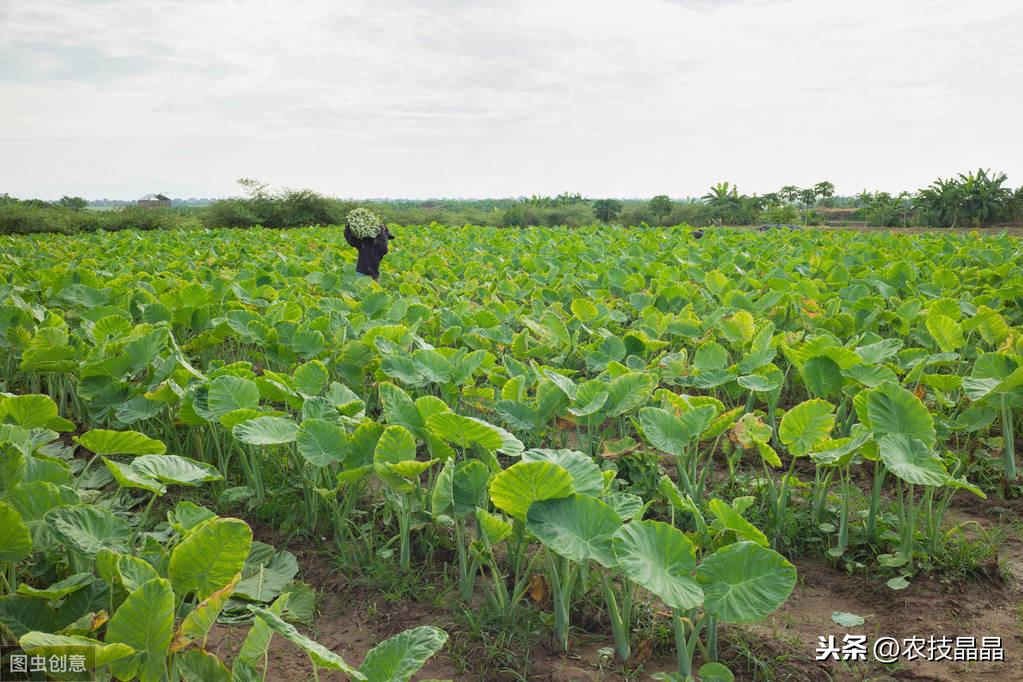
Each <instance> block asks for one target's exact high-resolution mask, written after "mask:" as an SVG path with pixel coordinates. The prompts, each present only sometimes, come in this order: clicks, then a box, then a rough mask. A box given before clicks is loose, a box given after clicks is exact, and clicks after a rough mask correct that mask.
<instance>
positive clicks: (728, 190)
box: [703, 182, 739, 208]
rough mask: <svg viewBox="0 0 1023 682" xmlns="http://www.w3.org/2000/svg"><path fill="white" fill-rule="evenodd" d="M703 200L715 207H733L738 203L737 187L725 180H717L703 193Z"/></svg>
mask: <svg viewBox="0 0 1023 682" xmlns="http://www.w3.org/2000/svg"><path fill="white" fill-rule="evenodd" d="M703 200H704V201H706V202H707V203H708V204H710V205H711V206H714V207H716V208H728V207H733V206H736V205H738V203H739V189H738V188H737V187H736V186H735V185H730V184H729V183H727V182H719V183H718V184H716V185H714V186H713V187H711V188H710V191H709V192H707V193H706V194H704V195H703Z"/></svg>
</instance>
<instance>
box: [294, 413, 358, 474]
mask: <svg viewBox="0 0 1023 682" xmlns="http://www.w3.org/2000/svg"><path fill="white" fill-rule="evenodd" d="M295 442H296V445H297V447H298V454H300V455H302V457H304V458H305V460H306V461H307V462H309V463H310V464H312V465H313V466H318V467H324V466H330V465H331V464H336V463H339V462H343V461H344V459H345V457H346V456H347V455H348V436H347V434H346V433H345V431H344V429H343V428H341V427H340V426H338V425H337V424H334V423H331V422H329V421H326V420H324V419H305V420H303V421H302V424H301V425H300V426H299V427H298V433H297V434H296V436H295Z"/></svg>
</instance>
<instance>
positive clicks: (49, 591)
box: [18, 573, 93, 601]
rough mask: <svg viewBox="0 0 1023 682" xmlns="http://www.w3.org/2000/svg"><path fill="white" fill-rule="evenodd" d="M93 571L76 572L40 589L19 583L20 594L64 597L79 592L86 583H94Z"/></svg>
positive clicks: (53, 597) (50, 598) (45, 597)
mask: <svg viewBox="0 0 1023 682" xmlns="http://www.w3.org/2000/svg"><path fill="white" fill-rule="evenodd" d="M92 580H93V576H92V573H75V574H74V575H71V576H68V577H67V578H64V579H63V580H58V581H57V582H55V583H53V584H52V585H50V586H49V587H46V588H43V589H38V588H35V587H32V586H30V585H26V584H25V583H21V584H20V585H18V594H23V595H25V596H26V597H35V598H36V599H47V600H50V601H54V600H57V599H63V598H64V597H66V596H68V595H69V594H71V593H72V592H77V591H78V590H80V589H82V588H83V587H85V586H86V585H89V584H91V583H92Z"/></svg>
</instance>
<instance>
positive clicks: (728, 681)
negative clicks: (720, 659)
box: [700, 663, 735, 682]
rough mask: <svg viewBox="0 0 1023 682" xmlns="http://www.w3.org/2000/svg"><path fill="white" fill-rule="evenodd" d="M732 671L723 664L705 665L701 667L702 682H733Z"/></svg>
mask: <svg viewBox="0 0 1023 682" xmlns="http://www.w3.org/2000/svg"><path fill="white" fill-rule="evenodd" d="M733 680H735V676H734V675H732V671H731V670H729V669H728V668H726V667H725V666H724V665H722V664H721V663H704V664H703V665H701V666H700V682H733Z"/></svg>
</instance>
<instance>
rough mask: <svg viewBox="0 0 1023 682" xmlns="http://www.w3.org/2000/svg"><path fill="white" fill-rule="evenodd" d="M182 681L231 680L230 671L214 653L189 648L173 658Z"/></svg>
mask: <svg viewBox="0 0 1023 682" xmlns="http://www.w3.org/2000/svg"><path fill="white" fill-rule="evenodd" d="M174 660H175V662H176V663H177V665H178V671H179V672H180V673H181V679H182V680H183V681H184V682H232V678H231V673H230V672H229V671H228V669H227V668H226V667H225V666H224V664H223V663H222V662H221V660H220V659H219V658H217V656H216V655H215V654H211V653H210V652H208V651H204V650H202V649H189V650H188V651H186V652H184V653H182V654H178V655H177V656H175V658H174Z"/></svg>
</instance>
